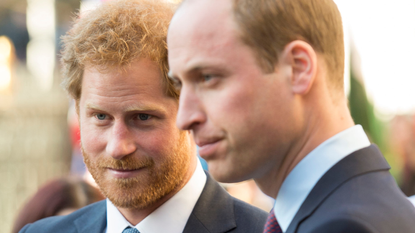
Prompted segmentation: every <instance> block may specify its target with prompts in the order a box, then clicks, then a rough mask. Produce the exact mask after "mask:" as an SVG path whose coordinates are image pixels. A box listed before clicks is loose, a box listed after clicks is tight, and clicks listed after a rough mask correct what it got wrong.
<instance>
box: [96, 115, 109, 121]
mask: <svg viewBox="0 0 415 233" xmlns="http://www.w3.org/2000/svg"><path fill="white" fill-rule="evenodd" d="M96 117H97V119H98V120H101V121H102V120H105V118H106V117H107V115H105V114H97V115H96Z"/></svg>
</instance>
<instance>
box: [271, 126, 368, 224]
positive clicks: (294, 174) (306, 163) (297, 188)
mask: <svg viewBox="0 0 415 233" xmlns="http://www.w3.org/2000/svg"><path fill="white" fill-rule="evenodd" d="M368 146H370V142H369V139H368V138H367V136H366V134H365V132H364V130H363V128H362V126H361V125H355V126H353V127H351V128H349V129H346V130H344V131H342V132H340V133H338V134H336V135H334V136H333V137H331V138H329V139H328V140H326V141H325V142H323V143H322V144H320V145H319V146H318V147H316V148H315V149H314V150H313V151H311V152H310V153H309V154H308V155H307V156H306V157H304V159H302V160H301V161H300V162H299V163H298V164H297V165H296V166H295V167H294V169H293V170H292V171H291V172H290V174H288V176H287V178H286V179H285V180H284V182H283V183H282V185H281V188H280V190H279V192H278V195H277V199H276V200H275V205H274V213H275V216H276V218H277V221H278V223H279V225H280V227H281V230H282V231H283V232H286V231H287V228H288V226H289V225H290V223H291V221H292V220H293V218H294V216H295V215H296V213H297V212H298V210H299V209H300V207H301V205H302V204H303V202H304V200H305V199H306V198H307V196H308V194H309V193H310V192H311V190H312V189H313V187H314V186H315V185H316V184H317V182H318V181H319V180H320V178H321V177H322V176H323V175H324V174H325V173H326V172H327V171H328V170H329V169H330V168H331V167H333V166H334V165H335V164H336V163H337V162H339V161H340V160H342V159H343V158H345V157H346V156H347V155H349V154H351V153H353V152H355V151H357V150H360V149H362V148H365V147H368Z"/></svg>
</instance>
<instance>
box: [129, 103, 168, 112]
mask: <svg viewBox="0 0 415 233" xmlns="http://www.w3.org/2000/svg"><path fill="white" fill-rule="evenodd" d="M124 110H125V111H126V112H159V113H166V112H167V111H166V110H165V109H164V108H162V107H160V106H157V105H146V106H137V105H133V106H128V107H127V108H125V109H124Z"/></svg>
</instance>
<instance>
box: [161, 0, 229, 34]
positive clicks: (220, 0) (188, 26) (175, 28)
mask: <svg viewBox="0 0 415 233" xmlns="http://www.w3.org/2000/svg"><path fill="white" fill-rule="evenodd" d="M231 7H232V6H231V1H230V0H197V1H190V2H189V3H187V2H185V3H184V5H183V6H182V7H181V8H180V9H179V10H178V11H177V12H176V14H175V15H174V17H173V19H172V21H171V24H170V28H169V34H172V35H176V34H181V36H182V37H181V38H179V39H181V40H184V38H185V40H190V41H187V42H194V41H193V40H195V39H196V40H208V39H211V38H212V37H216V36H221V34H222V33H224V29H226V28H230V27H232V25H230V24H232V23H233V22H232V20H229V19H231V18H232V15H231V14H232V11H231Z"/></svg>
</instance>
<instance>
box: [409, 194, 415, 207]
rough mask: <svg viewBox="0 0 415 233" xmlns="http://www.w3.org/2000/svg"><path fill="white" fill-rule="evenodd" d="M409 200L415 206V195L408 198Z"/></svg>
mask: <svg viewBox="0 0 415 233" xmlns="http://www.w3.org/2000/svg"><path fill="white" fill-rule="evenodd" d="M408 200H409V201H410V202H411V203H412V205H414V206H415V195H413V196H410V197H408Z"/></svg>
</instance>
